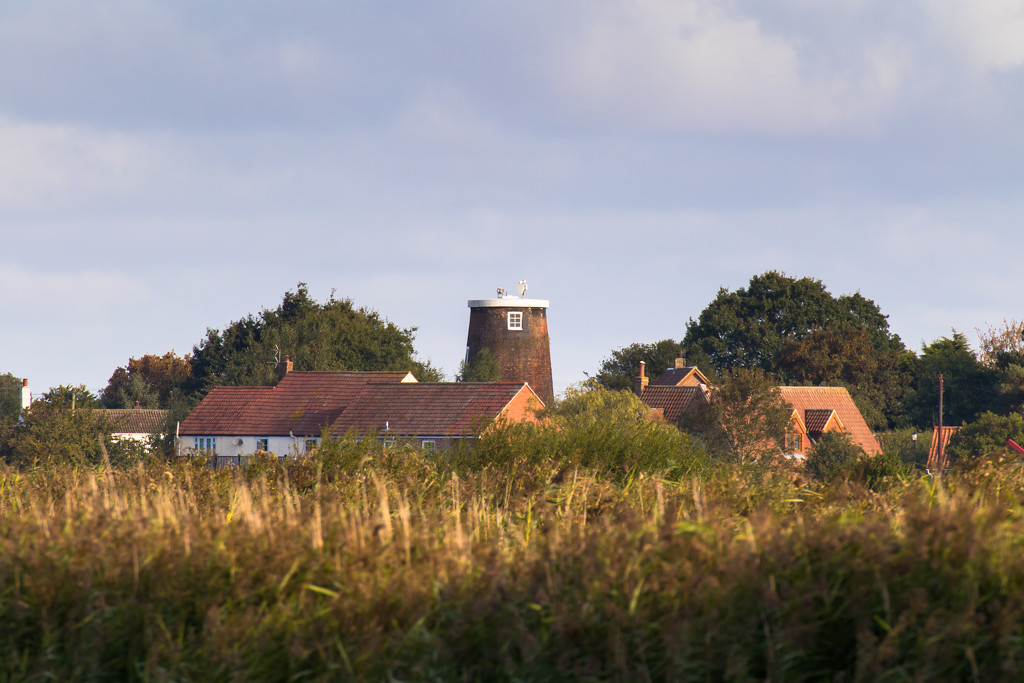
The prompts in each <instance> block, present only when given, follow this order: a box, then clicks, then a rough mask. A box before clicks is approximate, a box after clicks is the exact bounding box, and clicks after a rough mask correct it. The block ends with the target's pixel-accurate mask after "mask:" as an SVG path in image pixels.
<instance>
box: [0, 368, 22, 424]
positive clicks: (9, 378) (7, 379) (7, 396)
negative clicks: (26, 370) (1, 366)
mask: <svg viewBox="0 0 1024 683" xmlns="http://www.w3.org/2000/svg"><path fill="white" fill-rule="evenodd" d="M20 412H21V380H20V379H18V378H17V377H15V376H14V375H12V374H11V373H9V372H8V373H5V374H3V375H0V419H13V418H17V417H18V414H19V413H20Z"/></svg>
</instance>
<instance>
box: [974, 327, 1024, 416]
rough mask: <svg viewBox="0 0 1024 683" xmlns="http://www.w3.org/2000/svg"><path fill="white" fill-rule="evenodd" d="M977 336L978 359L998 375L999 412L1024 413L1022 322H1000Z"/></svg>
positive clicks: (1023, 336)
mask: <svg viewBox="0 0 1024 683" xmlns="http://www.w3.org/2000/svg"><path fill="white" fill-rule="evenodd" d="M979 333H980V341H981V345H980V349H979V353H978V360H979V361H980V362H981V364H982V365H984V366H985V367H986V368H989V369H990V370H993V371H994V372H995V373H996V374H997V375H998V385H997V388H998V391H999V395H1000V397H1001V399H1002V400H1001V403H1002V406H1001V411H1002V412H1017V413H1019V412H1022V411H1024V322H1020V321H1017V320H1004V321H1003V324H1002V325H1001V326H999V327H990V328H989V329H988V330H986V331H985V332H981V331H980V330H979Z"/></svg>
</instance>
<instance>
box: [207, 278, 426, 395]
mask: <svg viewBox="0 0 1024 683" xmlns="http://www.w3.org/2000/svg"><path fill="white" fill-rule="evenodd" d="M414 332H415V328H404V329H403V328H399V327H397V326H396V325H394V324H393V323H391V322H388V321H387V320H385V319H384V318H382V317H381V316H380V315H379V314H378V313H377V312H375V311H372V310H369V309H366V308H356V307H355V306H354V305H353V303H352V301H351V300H350V299H335V298H334V297H333V295H332V297H331V298H330V299H328V300H327V301H326V302H324V303H323V304H320V303H317V302H316V301H315V300H314V299H312V298H311V297H310V296H309V292H308V290H307V288H306V284H305V283H302V282H300V283H299V284H298V287H297V288H296V291H295V292H291V291H289V292H286V293H285V295H284V299H283V300H282V302H281V304H280V305H279V306H278V307H277V308H275V309H273V310H263V311H262V312H261V313H260V314H259V316H252V315H249V316H246V317H245V318H242V319H241V320H237V321H235V322H233V323H231V324H230V325H228V326H227V327H226V328H224V330H216V329H209V330H207V333H206V338H205V339H204V340H203V341H201V342H200V343H199V344H197V345H196V346H195V348H194V349H193V352H192V360H191V364H192V377H191V379H190V380H189V382H188V389H189V392H190V393H191V394H193V395H202V394H204V393H205V392H206V391H208V390H209V389H210V387H212V386H215V385H219V384H229V385H264V386H266V385H271V384H274V383H275V382H276V381H277V374H276V373H277V370H276V363H277V362H278V361H279V360H283V358H284V355H285V354H287V355H289V356H290V357H291V360H292V361H293V362H294V364H295V369H296V370H328V371H330V370H335V371H337V370H411V371H412V372H413V374H414V375H416V377H417V378H418V379H423V378H425V377H431V378H434V377H435V376H436V374H438V373H437V370H436V369H435V368H433V367H432V366H430V364H429V363H420V362H418V361H416V360H414V359H413V354H414V349H413V333H414Z"/></svg>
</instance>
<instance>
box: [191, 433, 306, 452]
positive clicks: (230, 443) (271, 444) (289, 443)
mask: <svg viewBox="0 0 1024 683" xmlns="http://www.w3.org/2000/svg"><path fill="white" fill-rule="evenodd" d="M214 438H216V439H217V449H216V450H217V455H252V454H253V453H255V452H256V439H257V438H266V439H267V441H268V444H267V447H268V450H269V451H270V452H271V453H273V454H274V455H285V456H295V455H302V454H304V453H305V452H306V440H305V439H304V438H302V437H298V438H297V439H293V438H292V437H290V436H269V437H255V436H217V437H214ZM319 441H320V439H319V438H318V439H317V442H319ZM239 442H241V444H239ZM194 452H195V435H188V436H185V435H182V436H181V437H180V438H179V440H178V455H190V454H192V453H194Z"/></svg>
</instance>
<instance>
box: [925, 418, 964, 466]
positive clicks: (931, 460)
mask: <svg viewBox="0 0 1024 683" xmlns="http://www.w3.org/2000/svg"><path fill="white" fill-rule="evenodd" d="M960 429H961V428H960V427H943V428H942V432H941V433H940V432H939V426H938V425H935V427H933V428H932V445H931V447H930V448H929V449H928V464H927V465H926V467H927V468H928V469H930V470H941V469H945V468H947V467H949V453H948V452H947V451H946V447H947V446H949V440H950V439H952V438H953V435H954V434H956V433H957V432H959V431H960ZM940 444H941V445H942V457H941V458H939V445H940Z"/></svg>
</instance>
